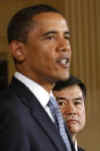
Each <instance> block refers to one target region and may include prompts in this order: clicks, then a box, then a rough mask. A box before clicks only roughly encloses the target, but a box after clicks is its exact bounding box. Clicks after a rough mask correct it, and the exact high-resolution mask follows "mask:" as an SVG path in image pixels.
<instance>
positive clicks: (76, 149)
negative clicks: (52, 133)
mask: <svg viewBox="0 0 100 151" xmlns="http://www.w3.org/2000/svg"><path fill="white" fill-rule="evenodd" d="M75 151H78V146H77V140H75Z"/></svg>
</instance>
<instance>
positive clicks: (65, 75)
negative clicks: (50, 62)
mask: <svg viewBox="0 0 100 151" xmlns="http://www.w3.org/2000/svg"><path fill="white" fill-rule="evenodd" d="M69 76H70V74H69V73H67V74H63V75H62V76H61V77H60V78H61V79H60V80H62V81H64V80H67V79H68V78H69Z"/></svg>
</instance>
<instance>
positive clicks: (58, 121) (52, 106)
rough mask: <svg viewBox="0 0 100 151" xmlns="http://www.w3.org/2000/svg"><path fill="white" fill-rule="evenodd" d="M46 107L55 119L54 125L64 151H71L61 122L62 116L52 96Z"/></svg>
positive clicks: (62, 121)
mask: <svg viewBox="0 0 100 151" xmlns="http://www.w3.org/2000/svg"><path fill="white" fill-rule="evenodd" d="M48 106H49V108H50V111H51V114H52V116H53V117H54V119H55V122H56V125H57V126H58V129H59V132H60V135H61V137H62V139H63V141H64V143H65V146H66V151H72V149H71V145H70V142H69V139H68V136H67V133H66V131H65V127H64V120H63V117H62V114H61V112H60V109H59V106H58V104H57V102H56V100H55V98H54V97H53V96H51V97H50V100H49V103H48Z"/></svg>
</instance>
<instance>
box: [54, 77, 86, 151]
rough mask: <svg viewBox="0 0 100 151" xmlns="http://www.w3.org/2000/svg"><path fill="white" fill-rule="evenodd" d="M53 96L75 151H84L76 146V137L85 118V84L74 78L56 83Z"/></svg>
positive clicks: (83, 124) (82, 126)
mask: <svg viewBox="0 0 100 151" xmlns="http://www.w3.org/2000/svg"><path fill="white" fill-rule="evenodd" d="M54 95H55V96H56V100H57V101H58V104H59V106H60V109H61V112H62V114H63V117H64V119H65V122H66V124H67V127H68V129H69V131H70V133H71V136H72V140H73V143H74V144H75V149H76V151H84V150H83V149H82V148H80V147H78V145H77V139H76V137H77V135H78V133H79V132H80V131H81V130H82V129H83V128H84V126H85V122H86V118H85V100H86V87H85V84H84V83H83V82H82V81H81V80H79V79H78V78H76V77H74V76H70V78H69V79H67V80H65V81H58V82H57V83H56V85H55V87H54Z"/></svg>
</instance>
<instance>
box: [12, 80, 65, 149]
mask: <svg viewBox="0 0 100 151" xmlns="http://www.w3.org/2000/svg"><path fill="white" fill-rule="evenodd" d="M10 88H11V89H12V90H14V91H13V92H14V93H16V95H17V96H18V97H19V98H20V100H21V102H22V103H23V104H25V105H26V106H27V107H28V108H29V109H30V112H31V113H32V116H33V118H35V119H36V120H37V122H38V123H39V124H40V126H41V127H42V129H43V130H44V133H46V135H48V136H49V138H50V140H51V141H52V142H53V144H55V147H56V148H57V150H58V151H62V150H65V151H66V148H65V145H64V143H63V141H62V138H61V137H60V134H59V132H58V130H57V129H56V126H55V125H54V123H52V121H51V119H50V118H49V116H48V115H47V113H46V112H45V111H44V109H43V108H42V106H41V105H40V103H39V102H38V100H37V99H36V98H35V96H34V95H33V94H32V93H31V92H30V90H29V89H28V88H27V87H26V86H25V85H24V84H22V83H21V82H20V81H18V80H17V79H15V78H14V79H13V80H12V84H11V85H10Z"/></svg>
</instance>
